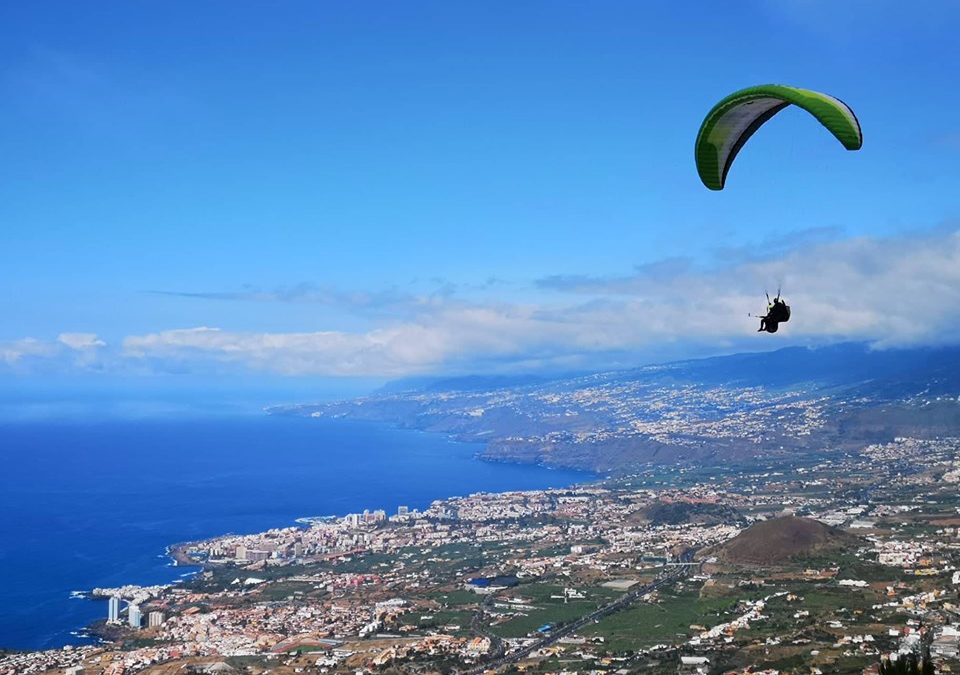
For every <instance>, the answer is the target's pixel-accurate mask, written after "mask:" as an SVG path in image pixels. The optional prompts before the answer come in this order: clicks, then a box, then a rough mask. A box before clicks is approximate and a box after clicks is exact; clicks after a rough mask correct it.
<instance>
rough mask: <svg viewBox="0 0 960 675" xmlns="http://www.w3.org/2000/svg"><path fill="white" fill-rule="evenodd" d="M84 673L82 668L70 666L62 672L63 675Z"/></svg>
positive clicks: (82, 674) (80, 674)
mask: <svg viewBox="0 0 960 675" xmlns="http://www.w3.org/2000/svg"><path fill="white" fill-rule="evenodd" d="M85 672H86V670H84V668H83V666H72V667H71V668H67V669H66V670H65V671H63V675H84V673H85Z"/></svg>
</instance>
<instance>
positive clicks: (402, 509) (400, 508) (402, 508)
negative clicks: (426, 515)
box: [397, 506, 410, 516]
mask: <svg viewBox="0 0 960 675" xmlns="http://www.w3.org/2000/svg"><path fill="white" fill-rule="evenodd" d="M408 513H410V509H409V508H408V507H406V506H398V507H397V515H398V516H405V515H407V514H408Z"/></svg>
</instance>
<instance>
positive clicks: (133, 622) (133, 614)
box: [127, 602, 143, 628]
mask: <svg viewBox="0 0 960 675" xmlns="http://www.w3.org/2000/svg"><path fill="white" fill-rule="evenodd" d="M128 612H129V614H128V616H127V622H128V623H129V624H130V627H131V628H140V623H141V622H142V620H143V616H142V615H141V614H140V607H139V606H137V605H135V604H133V603H132V602H131V603H130V609H129V610H128Z"/></svg>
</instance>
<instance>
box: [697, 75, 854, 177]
mask: <svg viewBox="0 0 960 675" xmlns="http://www.w3.org/2000/svg"><path fill="white" fill-rule="evenodd" d="M789 105H795V106H797V107H800V108H803V109H804V110H806V111H807V112H808V113H810V114H811V115H813V116H814V117H815V118H817V120H819V122H820V123H821V124H822V125H823V126H825V127H826V128H827V130H829V131H830V133H832V134H833V135H834V136H835V137H836V138H837V140H838V141H840V143H842V144H843V147H845V148H846V149H847V150H859V149H860V147H861V146H862V145H863V134H862V133H861V131H860V123H859V122H858V121H857V117H856V115H854V113H853V110H851V109H850V107H849V106H848V105H847V104H846V103H844V102H843V101H841V100H839V99H836V98H834V97H832V96H828V95H827V94H821V93H819V92H816V91H810V90H809V89H798V88H797V87H787V86H784V85H779V84H764V85H760V86H757V87H748V88H747V89H741V90H740V91H737V92H734V93H732V94H730V95H729V96H727V97H726V98H725V99H723V100H722V101H720V102H719V103H717V104H716V105H715V106H713V109H711V110H710V112H709V113H707V116H706V118H705V119H704V120H703V124H701V125H700V133H698V134H697V144H696V150H695V152H696V160H697V173H699V174H700V180H701V181H703V184H704V185H706V186H707V187H708V188H710V189H711V190H722V189H723V186H724V184H725V183H726V181H727V172H728V171H729V170H730V166H731V165H732V164H733V160H734V158H736V156H737V153H738V152H740V149H741V148H742V147H743V145H744V144H745V143H746V142H747V140H749V138H750V137H751V136H752V135H753V134H754V133H755V132H756V131H757V129H759V128H760V127H761V126H763V124H764V123H765V122H766V121H767V120H769V119H770V118H771V117H773V116H774V115H776V114H777V113H778V112H780V111H781V110H783V109H784V108H786V107H787V106H789Z"/></svg>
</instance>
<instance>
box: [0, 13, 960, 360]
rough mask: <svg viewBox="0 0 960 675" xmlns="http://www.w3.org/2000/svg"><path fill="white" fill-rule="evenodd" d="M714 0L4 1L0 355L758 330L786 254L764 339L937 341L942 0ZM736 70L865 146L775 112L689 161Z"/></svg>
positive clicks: (305, 353)
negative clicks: (731, 157)
mask: <svg viewBox="0 0 960 675" xmlns="http://www.w3.org/2000/svg"><path fill="white" fill-rule="evenodd" d="M713 6H714V3H710V4H708V3H704V4H703V5H702V6H701V7H700V8H699V9H695V7H694V6H693V5H689V4H684V3H674V2H644V3H637V2H591V3H581V2H578V3H568V2H555V1H551V2H522V3H516V2H503V3H498V2H484V3H450V2H406V3H346V2H344V3H334V2H329V3H316V2H303V3H297V2H283V3H269V4H268V3H251V2H229V3H228V2H222V3H218V2H204V3H187V2H173V3H170V2H165V3H159V2H142V3H121V2H108V3H98V4H97V5H96V6H91V5H85V6H81V5H78V4H77V3H43V4H37V3H5V4H4V5H3V6H2V7H0V119H2V121H3V124H2V125H0V158H2V159H0V270H2V274H0V316H2V317H3V320H2V322H0V357H2V358H0V372H2V373H3V376H10V375H11V374H12V375H13V376H15V377H17V378H29V377H41V376H45V377H49V376H51V374H54V373H57V374H62V373H70V374H71V376H74V375H75V376H78V377H82V376H84V375H85V374H90V375H91V376H92V375H93V374H103V373H112V374H115V375H119V376H128V375H129V376H134V375H136V376H137V377H149V376H150V375H152V374H155V373H170V372H174V373H181V374H187V375H192V376H196V377H206V376H208V375H209V374H212V373H216V374H220V375H224V374H231V373H232V374H237V373H248V372H249V373H259V374H262V375H263V376H264V377H288V376H303V375H306V376H311V377H327V376H336V377H339V376H351V377H353V376H362V377H373V378H388V377H394V376H400V375H406V374H413V373H421V372H464V371H471V370H489V369H497V370H537V369H551V368H553V369H556V368H582V367H608V366H610V367H615V366H618V365H630V364H631V363H634V362H637V361H644V360H648V359H654V358H661V357H663V358H666V357H674V356H686V355H696V354H703V353H714V352H719V351H728V350H730V349H739V348H758V345H759V343H757V342H756V341H755V339H754V338H755V336H753V335H752V334H751V331H752V330H753V325H752V323H750V322H747V321H745V320H744V315H745V313H746V312H748V311H755V310H757V309H762V302H759V303H758V302H757V300H756V299H755V297H754V296H755V294H757V293H762V291H763V288H764V286H775V285H776V284H777V283H778V282H781V281H782V282H785V283H787V290H788V291H789V292H790V293H791V295H792V297H793V300H794V304H795V307H797V300H798V299H800V300H803V301H805V302H806V305H803V304H801V305H800V307H804V306H806V307H809V308H810V310H811V311H809V312H805V311H801V312H798V313H797V317H798V318H800V321H799V322H798V323H797V324H795V326H794V327H793V328H794V330H793V332H792V333H791V334H787V335H784V336H780V337H778V339H779V340H780V342H778V343H777V344H776V345H773V344H772V343H770V342H769V341H768V342H766V343H763V346H762V348H769V347H771V346H781V345H784V344H790V343H797V342H806V343H813V342H820V341H831V340H839V339H868V340H873V341H875V342H877V343H878V344H907V343H910V344H912V343H918V342H919V343H922V342H928V341H931V340H942V339H943V333H944V327H943V326H942V325H939V324H937V325H934V326H933V327H932V329H931V331H929V332H924V331H922V330H919V331H918V330H917V327H916V325H915V324H916V322H917V320H918V318H919V317H922V316H923V314H921V312H926V311H927V307H926V306H925V304H924V303H925V302H927V300H926V299H927V298H928V297H929V296H930V295H937V296H938V297H939V298H940V302H941V303H942V302H943V301H944V300H946V301H948V302H951V303H952V302H956V303H957V305H958V308H960V296H958V295H957V290H956V289H957V285H956V284H955V283H954V282H955V281H957V279H956V278H955V277H954V276H953V275H954V274H955V272H953V270H954V269H955V268H956V266H957V265H956V263H957V262H958V258H957V253H958V250H960V249H958V246H957V237H956V227H955V226H951V223H956V222H957V220H956V219H957V216H958V212H960V207H958V200H957V197H956V194H957V193H958V190H957V187H956V186H957V185H958V178H960V168H958V165H960V162H958V160H960V121H958V115H957V111H958V110H960V91H958V90H957V88H956V87H955V86H953V83H954V81H955V76H956V70H957V66H958V62H960V47H958V45H957V43H956V36H955V28H956V26H957V25H960V22H958V20H960V6H958V5H956V3H946V2H944V3H934V2H926V3H919V4H914V5H911V6H910V7H904V6H902V3H894V2H848V3H831V2H814V1H806V2H801V1H795V0H794V1H784V2H773V1H770V2H742V3H725V4H723V5H722V6H720V5H717V6H716V9H715V10H714V9H713ZM764 82H778V83H784V84H792V85H796V86H803V87H808V88H812V89H816V90H820V91H825V92H828V93H830V94H833V95H835V96H837V97H839V98H841V99H843V100H845V101H846V102H847V103H849V104H850V105H851V106H852V107H853V108H854V109H855V110H856V112H857V114H858V116H859V118H860V120H861V124H862V126H863V129H864V137H865V143H864V147H863V149H862V150H861V151H860V152H858V153H847V152H845V151H843V150H842V148H840V147H839V145H838V144H837V143H836V141H835V140H834V139H833V138H832V137H830V136H829V134H827V133H825V132H824V131H823V130H822V129H821V128H819V127H818V126H817V125H816V123H815V122H814V121H813V120H812V119H810V118H809V117H808V116H806V115H805V114H804V113H802V112H801V111H796V110H788V111H785V112H784V113H781V114H780V115H779V116H778V117H777V118H775V119H774V120H772V121H771V122H770V123H769V124H768V125H767V126H766V127H765V128H764V129H763V130H762V131H761V132H760V133H758V134H757V135H756V136H755V137H754V138H753V139H752V140H751V142H750V144H749V145H748V147H747V148H746V149H745V150H744V152H743V153H742V154H741V155H740V157H739V158H738V159H737V162H736V165H735V166H734V167H733V169H732V170H731V174H730V177H729V180H728V184H727V186H728V187H727V189H726V190H725V191H723V192H722V193H713V192H710V191H708V190H706V189H705V188H703V186H702V185H701V184H700V183H699V181H698V179H697V175H696V171H695V168H694V165H693V160H692V154H693V153H692V146H693V140H694V137H695V135H696V131H697V128H698V127H699V124H700V122H701V120H702V118H703V115H704V114H705V112H706V111H707V110H708V109H709V108H710V106H711V105H712V104H713V103H714V102H716V101H717V100H718V99H719V98H721V97H723V96H724V95H726V94H727V93H729V92H730V91H733V90H735V89H737V88H740V87H743V86H748V85H752V84H758V83H764ZM905 251H907V252H911V254H910V255H908V256H906V257H904V255H903V254H904V252H905ZM864 260H866V261H867V262H866V263H864V262H863V261H864ZM664 261H665V262H664ZM894 268H898V272H897V274H898V275H900V276H898V277H896V278H891V277H890V270H891V269H894ZM814 269H816V274H814V273H813V272H812V270H814ZM903 275H906V276H907V277H908V278H909V279H910V282H909V283H906V284H904V283H902V282H903ZM834 282H835V283H834ZM854 283H855V284H863V285H864V286H865V287H866V290H865V289H864V288H860V289H858V292H859V293H861V299H862V300H863V301H864V306H865V309H864V311H865V312H866V311H867V310H872V311H873V313H872V314H869V315H867V314H865V315H864V316H858V317H856V320H855V321H853V322H850V321H848V320H846V319H845V318H844V317H843V316H842V313H843V310H844V306H843V303H844V295H845V293H847V292H848V289H847V287H846V286H845V285H846V284H854ZM690 294H695V295H698V296H699V295H701V294H711V295H712V296H713V297H710V298H708V299H707V301H706V302H707V304H705V305H704V307H709V308H711V309H709V310H704V311H700V310H699V309H697V308H698V307H700V305H699V304H696V302H700V300H699V299H697V298H688V297H687V296H689V295H690ZM891 294H892V295H891ZM898 294H899V295H898ZM921 298H922V299H924V300H923V302H918V299H921ZM695 301H696V302H695ZM691 303H693V304H691ZM891 306H893V307H895V308H897V313H896V314H895V316H894V317H893V318H892V319H890V318H889V317H886V316H880V313H881V312H880V310H881V308H884V309H883V311H884V312H888V311H889V308H890V307H891ZM941 306H942V304H941ZM685 307H686V309H685ZM690 308H692V309H693V311H696V312H697V313H698V315H700V314H704V313H705V312H718V311H719V312H722V313H723V315H722V316H721V317H719V320H715V321H711V322H710V324H709V325H706V324H705V325H704V327H703V330H700V324H698V323H696V322H691V321H689V320H687V319H685V318H684V317H685V316H686V313H687V312H689V311H691V309H690ZM798 308H799V307H798ZM936 311H937V310H936V308H934V309H933V312H934V313H936ZM677 312H679V314H677ZM802 317H807V319H806V323H804V321H805V319H804V318H802ZM716 318H717V317H714V319H716ZM921 320H922V319H921ZM691 333H693V335H691Z"/></svg>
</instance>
